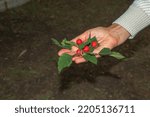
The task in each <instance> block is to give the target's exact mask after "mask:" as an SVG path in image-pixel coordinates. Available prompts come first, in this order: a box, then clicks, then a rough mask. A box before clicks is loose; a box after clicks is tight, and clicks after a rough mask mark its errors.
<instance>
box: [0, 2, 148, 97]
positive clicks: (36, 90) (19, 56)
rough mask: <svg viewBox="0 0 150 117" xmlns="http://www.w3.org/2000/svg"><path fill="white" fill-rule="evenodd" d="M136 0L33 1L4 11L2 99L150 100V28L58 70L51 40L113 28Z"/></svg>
mask: <svg viewBox="0 0 150 117" xmlns="http://www.w3.org/2000/svg"><path fill="white" fill-rule="evenodd" d="M131 3H132V0H57V1H56V0H32V1H31V2H29V3H27V4H25V5H23V6H21V7H18V8H15V9H12V10H8V11H6V12H3V13H0V99H150V52H149V50H150V43H149V41H150V40H149V39H150V33H149V31H150V30H149V28H147V29H145V30H144V31H142V32H140V33H139V34H138V35H137V36H136V37H135V39H134V40H128V41H127V42H126V43H124V44H123V45H121V46H119V47H117V48H115V49H114V50H116V51H119V52H121V53H123V54H124V55H125V56H126V57H127V58H128V59H127V60H125V61H118V60H116V59H114V58H111V57H104V58H100V59H99V64H98V65H97V66H96V65H93V64H91V63H83V64H80V65H76V64H73V65H72V66H71V67H70V68H69V69H66V70H64V71H63V72H62V73H61V74H58V71H57V59H58V56H57V51H58V48H57V47H56V46H55V45H52V42H51V38H56V39H58V40H62V39H63V38H65V37H66V38H68V39H72V38H73V37H75V36H77V35H78V34H80V33H82V32H84V31H85V30H87V29H89V28H93V27H97V26H108V25H110V24H111V23H112V22H113V21H114V20H115V19H116V18H118V17H119V16H120V15H121V14H122V13H123V12H124V11H125V10H126V9H127V8H128V6H129V5H130V4H131Z"/></svg>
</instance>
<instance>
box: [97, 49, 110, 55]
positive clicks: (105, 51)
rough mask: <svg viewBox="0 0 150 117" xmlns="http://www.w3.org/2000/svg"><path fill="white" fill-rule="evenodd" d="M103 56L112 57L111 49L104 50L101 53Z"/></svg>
mask: <svg viewBox="0 0 150 117" xmlns="http://www.w3.org/2000/svg"><path fill="white" fill-rule="evenodd" d="M99 54H100V55H101V56H104V55H110V54H111V50H110V49H109V48H103V49H102V50H101V51H100V53H99Z"/></svg>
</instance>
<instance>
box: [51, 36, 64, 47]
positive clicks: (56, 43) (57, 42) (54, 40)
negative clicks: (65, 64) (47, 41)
mask: <svg viewBox="0 0 150 117" xmlns="http://www.w3.org/2000/svg"><path fill="white" fill-rule="evenodd" d="M51 40H52V41H53V43H54V44H55V45H57V46H59V47H62V45H61V44H60V43H59V41H57V40H56V39H54V38H52V39H51Z"/></svg>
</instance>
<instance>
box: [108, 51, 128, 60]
mask: <svg viewBox="0 0 150 117" xmlns="http://www.w3.org/2000/svg"><path fill="white" fill-rule="evenodd" d="M110 56H112V57H114V58H116V59H125V56H123V55H122V54H120V53H119V52H111V54H110Z"/></svg>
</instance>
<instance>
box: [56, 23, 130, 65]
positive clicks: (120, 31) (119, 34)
mask: <svg viewBox="0 0 150 117" xmlns="http://www.w3.org/2000/svg"><path fill="white" fill-rule="evenodd" d="M89 36H91V37H94V36H95V37H96V38H97V41H98V43H99V47H97V48H96V49H95V50H94V51H93V53H95V55H96V57H100V56H99V55H98V53H99V52H100V51H101V50H102V49H103V48H110V49H112V48H114V47H116V46H118V45H120V44H122V43H123V42H125V41H126V40H127V39H128V37H129V36H130V34H129V32H128V31H127V30H126V29H124V28H123V27H121V26H120V25H118V24H112V25H111V26H109V27H97V28H93V29H90V30H87V31H85V32H84V33H83V34H81V35H79V36H77V37H76V38H74V39H72V40H71V41H73V42H76V40H77V39H82V41H83V42H85V41H87V39H88V37H89ZM77 49H78V48H77V47H75V46H73V47H72V49H71V50H68V49H61V50H60V51H59V52H58V55H59V56H61V55H62V54H64V53H67V54H70V55H72V56H73V55H75V54H76V51H77ZM72 60H73V61H74V62H75V63H77V64H78V63H82V62H86V60H85V59H84V58H83V57H82V56H75V57H73V58H72Z"/></svg>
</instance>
